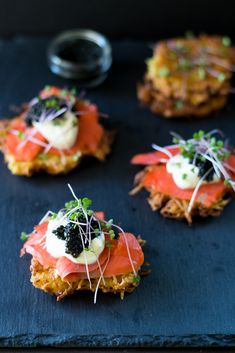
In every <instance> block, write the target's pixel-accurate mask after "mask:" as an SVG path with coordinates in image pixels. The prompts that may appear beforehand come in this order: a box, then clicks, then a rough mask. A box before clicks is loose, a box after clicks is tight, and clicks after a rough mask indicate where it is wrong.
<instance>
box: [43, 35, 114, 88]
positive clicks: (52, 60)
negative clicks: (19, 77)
mask: <svg viewBox="0 0 235 353" xmlns="http://www.w3.org/2000/svg"><path fill="white" fill-rule="evenodd" d="M47 58H48V64H49V67H50V69H51V71H52V72H53V73H54V74H56V75H59V76H61V77H63V78H67V79H73V80H78V81H80V82H79V83H80V84H82V85H83V86H97V85H99V84H100V83H102V82H103V81H104V79H105V78H106V77H107V74H108V70H109V69H110V66H111V64H112V49H111V45H110V43H109V41H108V39H107V38H106V37H105V36H103V35H102V34H100V33H98V32H95V31H92V30H89V29H76V30H71V31H65V32H62V33H60V34H59V35H58V36H56V37H55V38H54V39H53V40H52V42H51V44H50V46H49V48H48V52H47Z"/></svg>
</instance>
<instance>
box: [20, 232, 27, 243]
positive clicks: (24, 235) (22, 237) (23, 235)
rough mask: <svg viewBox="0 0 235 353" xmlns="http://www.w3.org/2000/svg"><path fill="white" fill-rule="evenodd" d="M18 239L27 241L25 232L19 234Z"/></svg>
mask: <svg viewBox="0 0 235 353" xmlns="http://www.w3.org/2000/svg"><path fill="white" fill-rule="evenodd" d="M20 239H21V240H23V241H26V240H27V239H28V235H27V233H26V232H21V235H20Z"/></svg>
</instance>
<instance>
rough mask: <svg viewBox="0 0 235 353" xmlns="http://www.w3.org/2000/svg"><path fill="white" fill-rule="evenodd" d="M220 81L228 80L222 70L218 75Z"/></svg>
mask: <svg viewBox="0 0 235 353" xmlns="http://www.w3.org/2000/svg"><path fill="white" fill-rule="evenodd" d="M218 80H219V82H224V81H225V80H226V75H225V74H224V73H223V72H220V73H219V75H218Z"/></svg>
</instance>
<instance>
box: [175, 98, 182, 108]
mask: <svg viewBox="0 0 235 353" xmlns="http://www.w3.org/2000/svg"><path fill="white" fill-rule="evenodd" d="M175 107H176V109H178V110H180V109H183V107H184V102H183V101H181V100H177V101H176V102H175Z"/></svg>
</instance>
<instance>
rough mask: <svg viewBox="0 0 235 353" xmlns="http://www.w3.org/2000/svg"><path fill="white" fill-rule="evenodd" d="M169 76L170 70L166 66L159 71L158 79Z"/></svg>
mask: <svg viewBox="0 0 235 353" xmlns="http://www.w3.org/2000/svg"><path fill="white" fill-rule="evenodd" d="M169 75H170V70H169V69H168V67H167V66H163V67H161V68H160V69H159V76H160V77H167V76H169Z"/></svg>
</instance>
